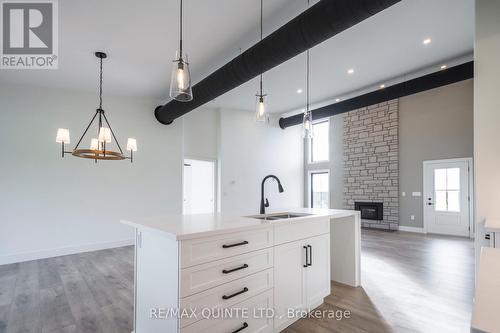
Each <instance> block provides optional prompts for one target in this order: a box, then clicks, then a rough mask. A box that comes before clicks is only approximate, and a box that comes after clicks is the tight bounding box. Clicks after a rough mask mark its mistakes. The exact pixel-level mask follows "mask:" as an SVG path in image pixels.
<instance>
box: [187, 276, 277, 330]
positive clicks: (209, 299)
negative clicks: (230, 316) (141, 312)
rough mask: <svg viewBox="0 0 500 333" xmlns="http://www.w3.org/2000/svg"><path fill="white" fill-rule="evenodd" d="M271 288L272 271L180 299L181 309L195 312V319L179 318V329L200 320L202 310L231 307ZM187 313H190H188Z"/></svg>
mask: <svg viewBox="0 0 500 333" xmlns="http://www.w3.org/2000/svg"><path fill="white" fill-rule="evenodd" d="M272 287H273V269H272V268H269V269H266V270H265V271H262V272H259V273H255V274H252V275H250V276H247V277H244V278H241V279H238V280H235V281H232V282H228V283H225V284H223V285H221V286H218V287H215V288H211V289H208V290H205V291H203V292H201V293H198V294H195V295H192V296H188V297H186V298H181V300H180V306H181V309H192V310H193V311H194V310H196V317H189V318H181V327H184V326H187V325H190V324H192V323H194V322H196V321H198V320H200V319H202V313H201V311H202V309H219V308H227V307H230V306H233V305H234V304H236V303H239V302H242V301H244V300H246V299H249V298H251V297H253V296H255V295H258V294H260V293H262V292H264V291H266V290H268V289H271V288H272ZM189 313H191V312H190V311H189Z"/></svg>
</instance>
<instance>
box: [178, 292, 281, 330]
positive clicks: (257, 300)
mask: <svg viewBox="0 0 500 333" xmlns="http://www.w3.org/2000/svg"><path fill="white" fill-rule="evenodd" d="M273 306H274V304H273V290H272V289H270V290H268V291H266V292H264V293H262V294H259V295H257V296H254V297H252V298H250V299H248V300H246V301H243V302H241V303H238V304H236V305H234V306H233V307H232V309H234V311H226V310H225V311H224V315H226V316H225V317H224V318H210V319H203V320H200V321H198V322H196V323H194V324H192V325H189V326H186V327H184V328H181V330H180V333H200V332H203V333H226V332H227V333H231V332H234V331H237V330H238V329H241V330H240V331H239V332H241V333H268V332H272V331H273V319H272V318H267V317H266V316H265V312H263V311H260V310H261V309H272V308H273ZM241 309H243V311H241ZM215 314H216V315H220V314H219V313H217V312H215Z"/></svg>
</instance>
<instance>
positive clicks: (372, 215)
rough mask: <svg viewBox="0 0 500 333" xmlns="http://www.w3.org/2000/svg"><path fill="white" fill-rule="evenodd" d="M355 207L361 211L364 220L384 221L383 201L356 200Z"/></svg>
mask: <svg viewBox="0 0 500 333" xmlns="http://www.w3.org/2000/svg"><path fill="white" fill-rule="evenodd" d="M354 209H355V210H359V211H360V212H361V219H362V220H374V221H382V220H383V219H384V204H383V203H382V202H359V201H356V202H354Z"/></svg>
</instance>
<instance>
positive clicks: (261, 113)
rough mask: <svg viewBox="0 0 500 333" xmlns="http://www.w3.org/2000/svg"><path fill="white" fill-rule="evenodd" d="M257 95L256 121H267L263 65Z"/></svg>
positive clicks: (261, 5)
mask: <svg viewBox="0 0 500 333" xmlns="http://www.w3.org/2000/svg"><path fill="white" fill-rule="evenodd" d="M262 1H263V0H260V41H261V42H262V11H263V9H262V8H263V3H262ZM255 96H256V101H255V102H256V103H255V121H257V122H265V121H266V120H267V110H266V107H267V103H266V101H265V97H266V96H267V95H265V94H263V93H262V67H261V70H260V80H259V92H258V93H257V95H255Z"/></svg>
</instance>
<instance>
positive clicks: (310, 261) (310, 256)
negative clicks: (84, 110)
mask: <svg viewBox="0 0 500 333" xmlns="http://www.w3.org/2000/svg"><path fill="white" fill-rule="evenodd" d="M307 247H308V248H309V263H308V264H307V265H308V266H312V264H313V247H312V246H311V245H307Z"/></svg>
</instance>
